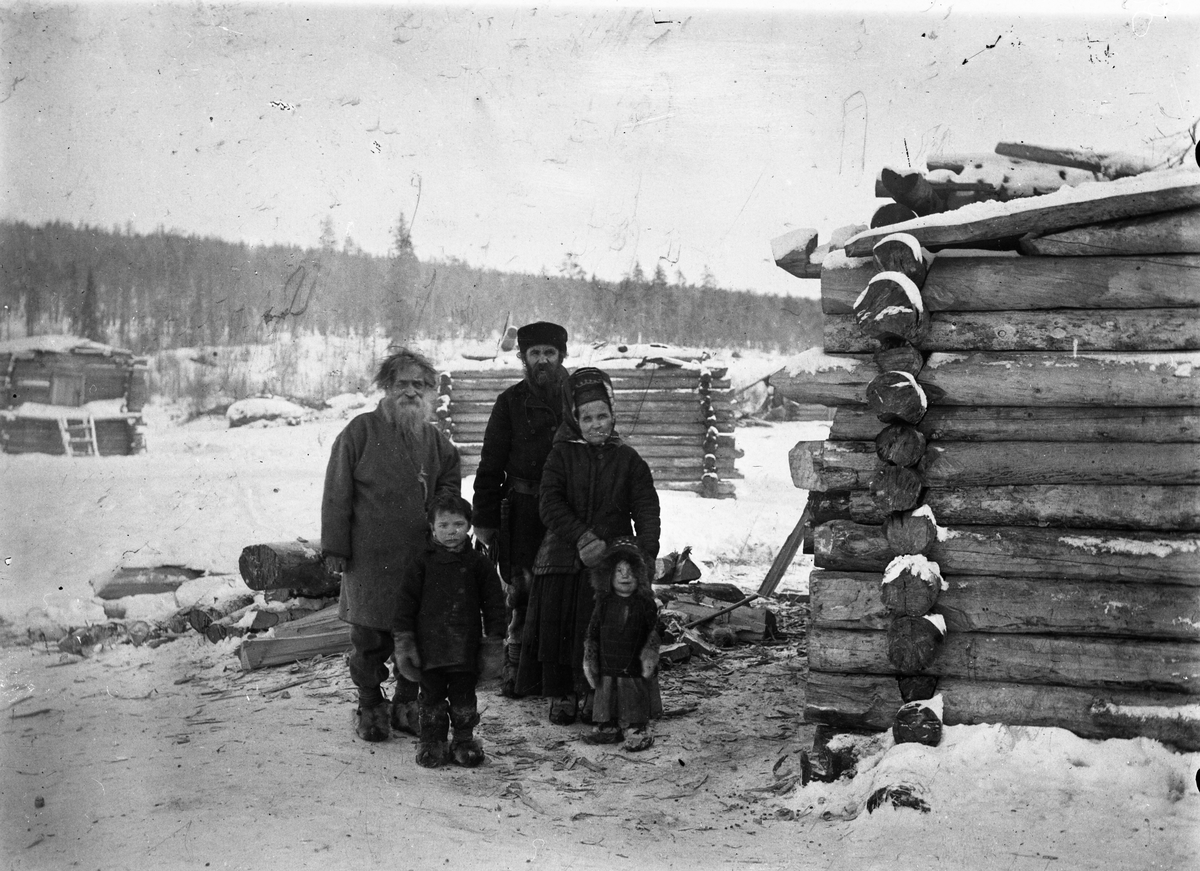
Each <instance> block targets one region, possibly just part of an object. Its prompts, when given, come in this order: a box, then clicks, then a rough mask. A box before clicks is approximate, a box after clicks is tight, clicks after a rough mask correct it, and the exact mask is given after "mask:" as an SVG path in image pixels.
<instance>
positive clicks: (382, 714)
mask: <svg viewBox="0 0 1200 871" xmlns="http://www.w3.org/2000/svg"><path fill="white" fill-rule="evenodd" d="M354 732H355V734H357V735H358V737H359V738H362V739H363V740H364V741H386V740H387V739H388V737H389V730H388V703H387V702H386V701H382V702H380V703H379V704H377V705H371V706H370V707H359V708H358V709H357V710H356V711H355V712H354Z"/></svg>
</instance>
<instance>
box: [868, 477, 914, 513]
mask: <svg viewBox="0 0 1200 871" xmlns="http://www.w3.org/2000/svg"><path fill="white" fill-rule="evenodd" d="M924 486H925V484H924V482H923V481H922V480H921V476H920V474H918V473H917V472H915V471H913V470H912V469H909V468H906V467H904V466H884V467H883V468H881V469H880V470H879V471H878V472H876V473H875V477H874V478H872V479H871V488H870V489H871V497H872V498H873V499H874V500H875V504H876V505H877V506H878V507H879V509H880V510H881V511H887V512H891V511H908V510H909V509H911V508H916V507H917V506H918V505H919V504H920V503H921V490H922V489H923V488H924Z"/></svg>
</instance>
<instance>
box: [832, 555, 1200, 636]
mask: <svg viewBox="0 0 1200 871" xmlns="http://www.w3.org/2000/svg"><path fill="white" fill-rule="evenodd" d="M944 580H945V582H946V584H947V585H948V587H949V589H946V590H942V591H941V593H940V595H939V596H938V600H937V604H936V605H935V606H934V608H933V610H934V612H935V613H937V614H941V615H942V616H943V617H944V618H945V619H946V631H947V633H949V634H953V633H956V632H983V633H996V634H1002V635H1010V634H1015V635H1030V634H1045V635H1102V636H1114V637H1130V638H1140V639H1145V640H1159V641H1200V597H1198V596H1196V591H1195V589H1194V588H1193V587H1181V586H1177V585H1174V584H1122V583H1116V582H1112V581H1103V580H1098V581H1073V580H1065V579H1062V578H1039V579H1036V580H1034V579H1029V578H1004V577H998V576H993V575H983V576H962V575H957V576H956V575H950V576H947V577H945V578H944ZM808 584H809V595H810V601H811V603H812V616H811V625H812V626H819V627H823V628H828V629H870V630H873V631H878V632H884V631H886V630H887V628H888V626H890V625H891V623H892V621H893V620H894V619H895V614H894V613H892V612H891V611H890V610H889V609H888V608H887V606H886V605H884V603H883V600H882V598H881V590H882V584H881V583H880V578H879V575H878V574H874V573H866V572H839V571H831V570H829V569H814V570H813V571H812V574H811V575H810V577H809V581H808Z"/></svg>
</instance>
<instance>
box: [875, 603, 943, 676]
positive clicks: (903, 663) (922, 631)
mask: <svg viewBox="0 0 1200 871" xmlns="http://www.w3.org/2000/svg"><path fill="white" fill-rule="evenodd" d="M941 644H942V633H941V632H939V631H938V629H937V627H936V626H934V625H933V624H932V623H931V622H929V621H928V620H926V619H925V618H924V617H897V618H896V619H895V620H893V621H892V625H891V626H889V627H888V631H887V657H888V662H890V663H891V664H892V665H893V666H895V668H896V670H897V671H898V672H900V673H901V674H913V673H916V672H921V671H924V670H925V669H927V668H929V666H931V665H932V664H933V661H934V660H935V659H936V658H937V654H938V650H939V649H940V648H941Z"/></svg>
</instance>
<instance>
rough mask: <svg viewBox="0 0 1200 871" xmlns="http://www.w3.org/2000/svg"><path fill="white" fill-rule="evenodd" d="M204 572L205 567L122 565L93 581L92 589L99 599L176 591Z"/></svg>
mask: <svg viewBox="0 0 1200 871" xmlns="http://www.w3.org/2000/svg"><path fill="white" fill-rule="evenodd" d="M203 574H204V572H203V570H201V569H191V568H188V567H187V566H141V567H135V568H126V567H121V568H118V569H117V570H116V571H114V572H113V573H112V574H111V575H109V576H108V577H106V578H100V579H98V580H94V581H92V592H93V593H95V594H96V597H97V598H100V599H120V598H122V597H124V596H147V595H153V594H155V593H173V592H175V591H176V590H178V589H179V588H180V586H182V585H183V584H184V583H185V582H187V581H191V580H195V579H196V578H198V577H200V576H201V575H203Z"/></svg>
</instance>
